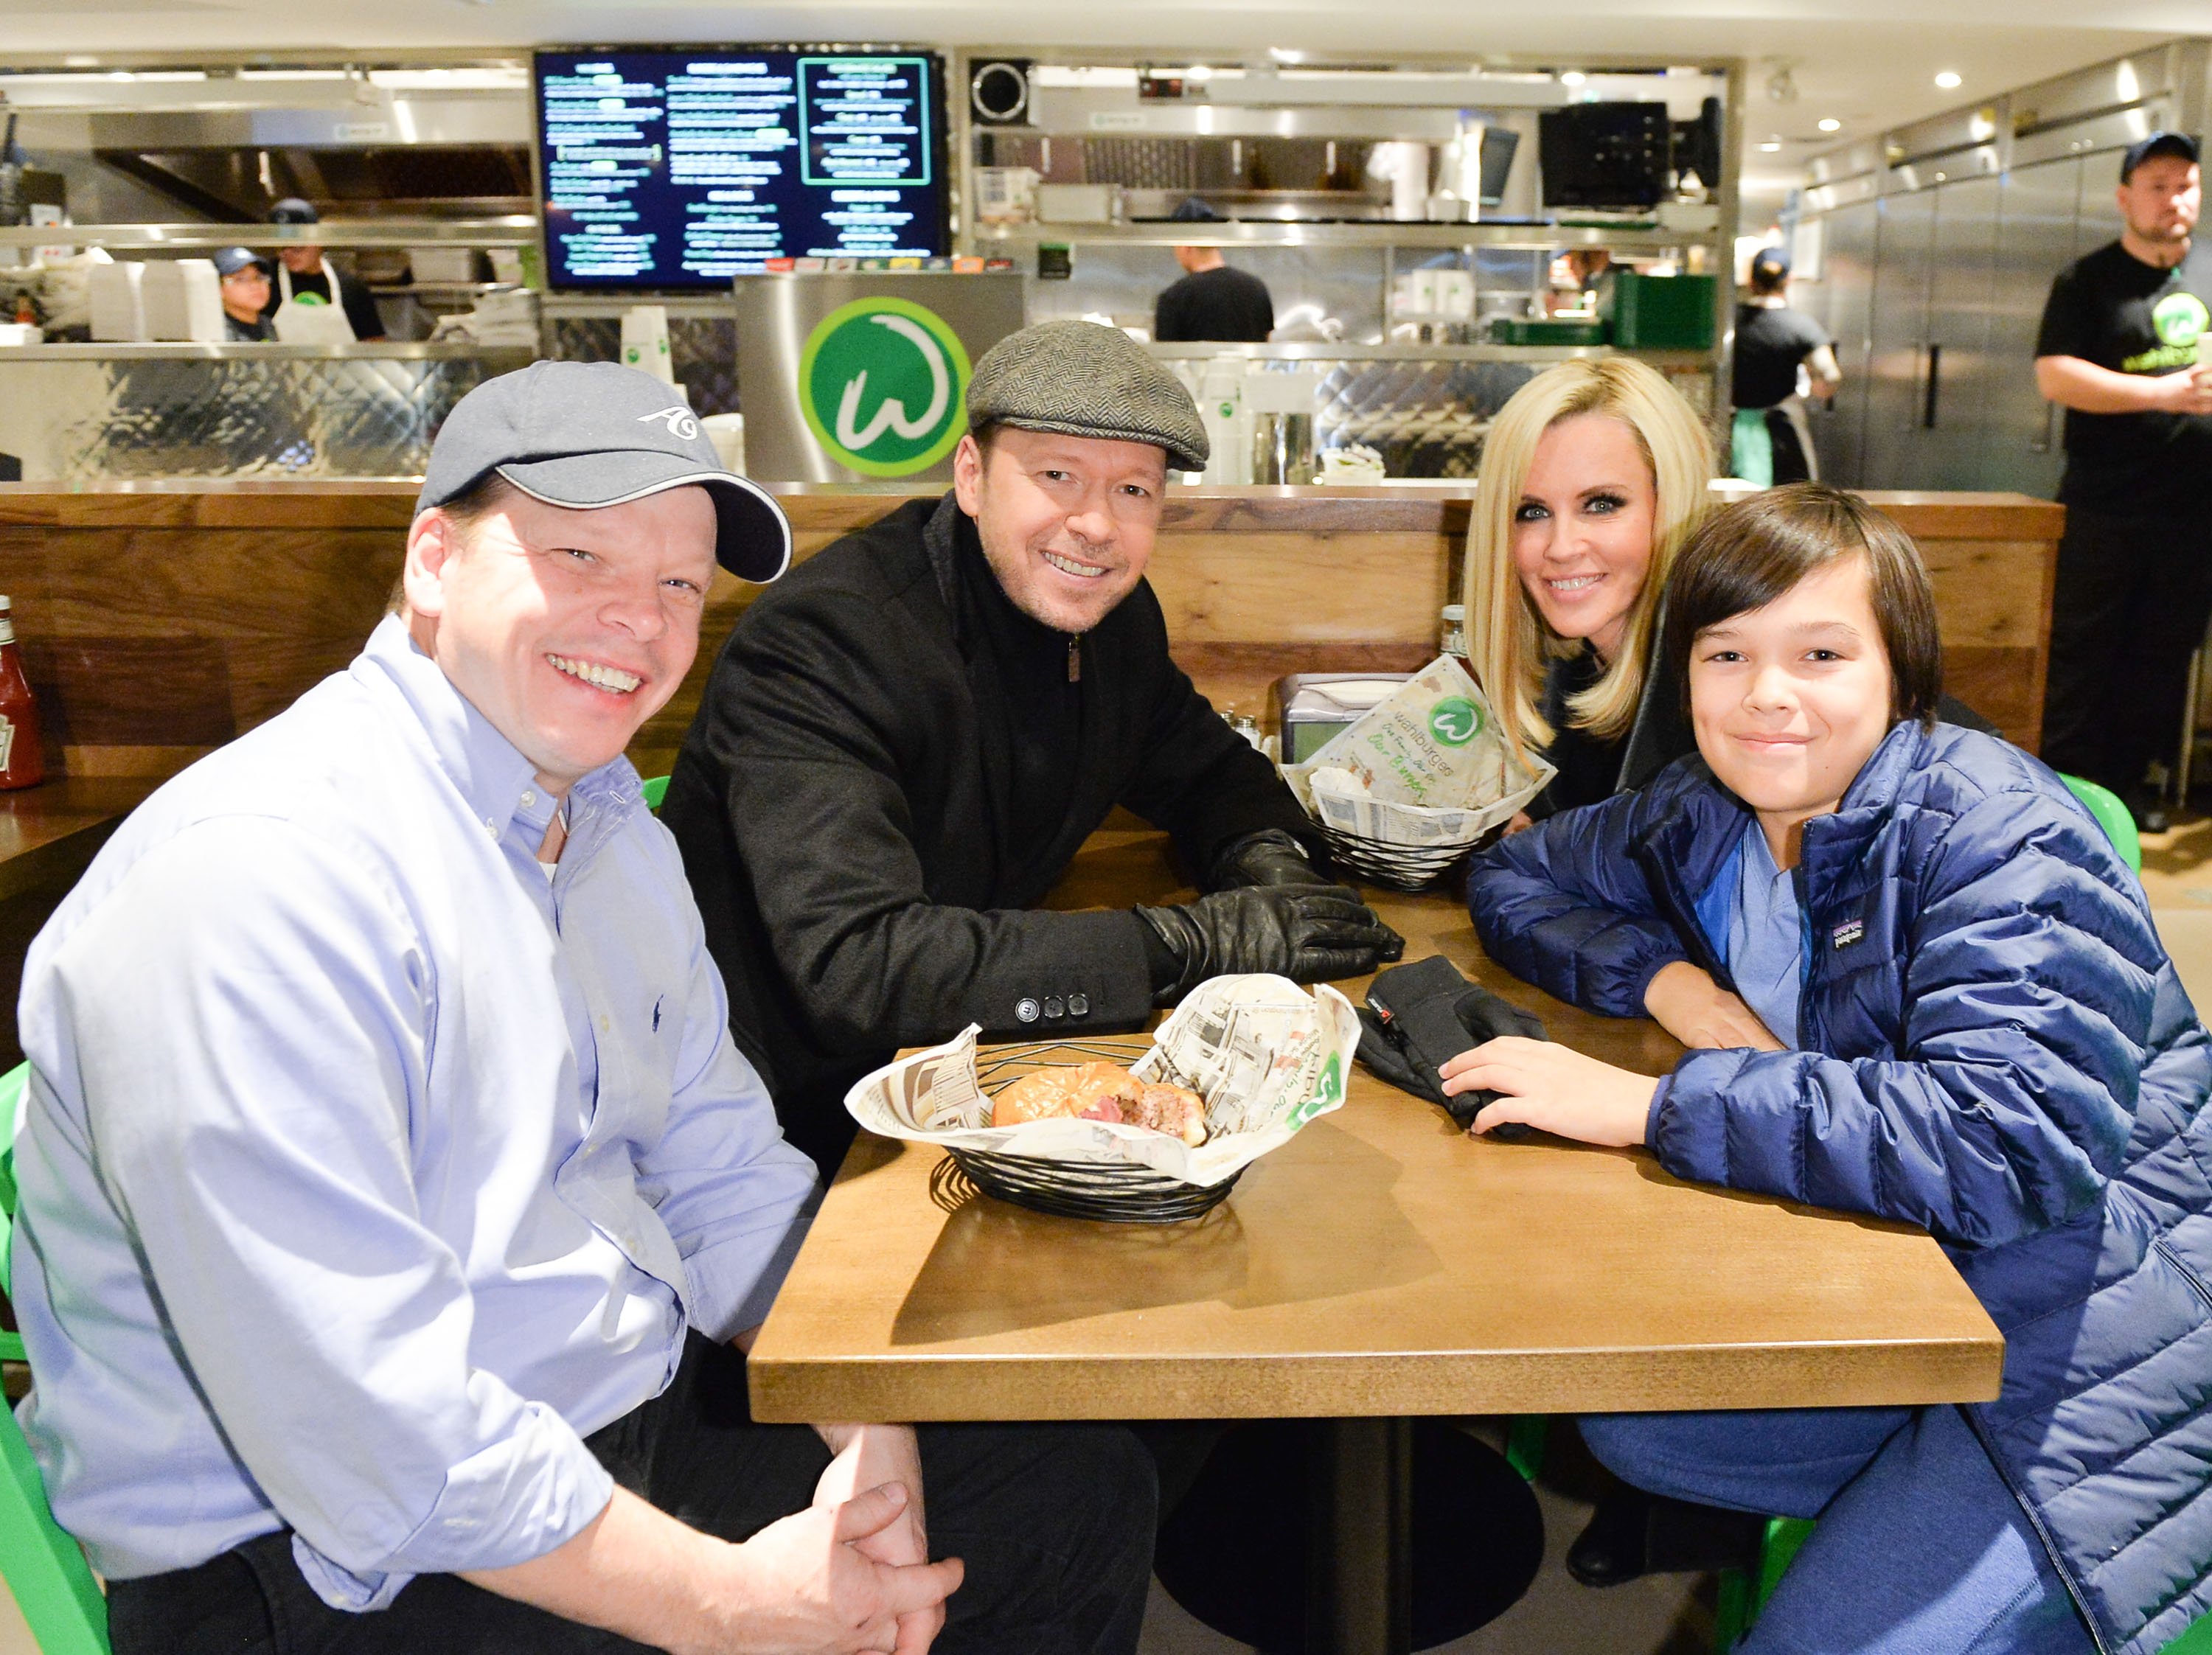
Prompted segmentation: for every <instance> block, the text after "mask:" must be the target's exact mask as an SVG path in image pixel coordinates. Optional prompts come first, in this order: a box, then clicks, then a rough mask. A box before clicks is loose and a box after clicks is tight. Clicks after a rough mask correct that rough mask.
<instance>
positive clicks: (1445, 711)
mask: <svg viewBox="0 0 2212 1655" xmlns="http://www.w3.org/2000/svg"><path fill="white" fill-rule="evenodd" d="M1429 733H1430V734H1431V736H1434V737H1436V738H1437V740H1438V741H1440V742H1442V743H1443V744H1444V745H1445V746H1446V747H1465V746H1466V745H1467V744H1468V743H1469V742H1471V741H1473V740H1474V738H1475V737H1477V736H1480V734H1481V733H1482V709H1481V708H1480V707H1479V706H1476V705H1475V704H1474V702H1473V701H1470V700H1468V699H1467V697H1466V696H1464V695H1447V696H1445V697H1444V699H1443V700H1441V701H1438V702H1437V704H1436V706H1434V707H1432V708H1431V709H1430V712H1429Z"/></svg>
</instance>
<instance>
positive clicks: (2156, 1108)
mask: <svg viewBox="0 0 2212 1655" xmlns="http://www.w3.org/2000/svg"><path fill="white" fill-rule="evenodd" d="M1748 820H1749V815H1748V812H1747V810H1746V809H1745V808H1744V806H1743V805H1742V803H1741V802H1740V801H1739V800H1737V799H1736V798H1735V797H1734V796H1733V795H1732V794H1730V793H1729V792H1727V791H1725V790H1723V788H1722V787H1721V786H1720V785H1718V784H1717V782H1716V781H1715V780H1714V779H1713V778H1712V775H1711V772H1710V771H1709V770H1707V769H1706V767H1705V763H1704V761H1702V760H1701V759H1699V758H1697V757H1696V756H1695V755H1692V756H1691V757H1689V758H1686V759H1684V760H1681V761H1678V762H1677V763H1675V764H1674V765H1673V766H1671V767H1668V769H1667V770H1666V771H1665V772H1663V773H1662V774H1661V775H1660V776H1659V777H1658V778H1657V779H1655V780H1654V781H1653V782H1652V783H1651V785H1650V786H1649V787H1648V788H1646V789H1645V790H1644V791H1643V792H1641V793H1634V794H1623V795H1620V796H1617V797H1613V798H1611V799H1608V800H1607V801H1605V802H1604V803H1601V804H1597V805H1594V806H1592V807H1590V808H1589V809H1585V810H1576V811H1571V812H1568V813H1566V814H1565V815H1559V816H1556V817H1554V818H1553V819H1552V820H1551V821H1547V822H1545V823H1542V824H1541V825H1540V826H1539V827H1534V828H1532V829H1530V830H1529V831H1528V832H1526V833H1523V834H1516V835H1515V836H1514V837H1512V838H1510V839H1508V840H1504V842H1503V843H1501V844H1500V845H1499V846H1498V847H1497V848H1495V849H1494V850H1492V852H1489V853H1488V854H1487V855H1486V856H1485V857H1483V858H1480V859H1478V861H1477V862H1476V864H1475V865H1474V870H1473V872H1472V874H1471V875H1470V876H1469V879H1468V906H1469V907H1470V908H1471V909H1472V910H1473V912H1474V921H1475V926H1476V930H1477V931H1478V933H1479V934H1480V937H1481V939H1482V945H1483V947H1484V948H1485V949H1486V950H1487V951H1488V952H1489V955H1490V956H1491V958H1492V959H1493V960H1495V961H1498V963H1499V964H1501V965H1503V966H1504V967H1506V968H1507V969H1508V970H1510V971H1512V972H1514V973H1516V974H1518V975H1520V976H1522V977H1523V978H1526V979H1528V980H1529V981H1531V982H1534V983H1536V984H1538V985H1541V987H1543V988H1544V989H1546V990H1547V991H1550V992H1551V993H1553V994H1555V995H1557V996H1559V997H1560V998H1562V999H1565V1000H1571V1001H1572V1002H1574V1003H1576V1004H1577V1005H1581V1006H1585V1007H1588V1008H1589V1009H1591V1010H1594V1011H1599V1012H1605V1013H1610V1014H1612V1015H1616V1016H1630V1015H1640V1014H1641V1013H1642V1011H1643V1009H1644V987H1645V985H1647V984H1648V983H1650V979H1651V978H1652V976H1653V974H1654V973H1656V972H1657V971H1658V970H1659V968H1660V967H1662V966H1663V965H1666V964H1667V963H1668V961H1674V960H1685V959H1686V960H1690V961H1694V962H1696V963H1697V964H1699V965H1700V966H1703V967H1705V969H1706V970H1707V971H1710V972H1711V973H1713V975H1714V976H1715V977H1716V978H1717V979H1719V980H1720V981H1721V982H1722V983H1723V984H1724V985H1725V984H1728V983H1729V975H1728V971H1727V967H1726V966H1725V965H1724V964H1723V961H1722V958H1721V955H1722V952H1723V947H1722V943H1721V942H1720V941H1719V940H1717V938H1719V937H1721V935H1722V933H1721V932H1720V931H1719V927H1720V925H1721V924H1722V923H1723V915H1724V913H1725V911H1726V896H1727V890H1726V885H1727V882H1732V881H1733V880H1734V879H1735V858H1736V856H1737V854H1738V853H1739V852H1740V847H1741V843H1742V839H1743V834H1744V829H1745V827H1746V825H1747V821H1748ZM1796 878H1797V894H1798V900H1799V903H1800V906H1801V908H1802V912H1803V913H1804V915H1805V918H1806V936H1807V938H1808V947H1807V958H1806V966H1805V979H1804V989H1803V994H1802V999H1801V1002H1800V1007H1799V1027H1798V1029H1797V1031H1796V1033H1797V1036H1798V1040H1797V1044H1798V1046H1799V1048H1800V1049H1798V1050H1795V1051H1790V1052H1749V1051H1721V1052H1690V1053H1689V1054H1687V1055H1686V1056H1685V1057H1684V1058H1682V1059H1681V1061H1680V1064H1678V1065H1677V1066H1676V1067H1675V1070H1674V1073H1673V1074H1672V1075H1671V1076H1668V1078H1666V1079H1665V1080H1664V1081H1662V1083H1661V1086H1660V1089H1659V1093H1658V1095H1657V1096H1656V1098H1655V1099H1654V1100H1653V1104H1652V1111H1651V1118H1650V1126H1649V1128H1648V1129H1647V1141H1648V1142H1649V1143H1650V1148H1651V1149H1652V1150H1653V1151H1654V1152H1655V1153H1656V1155H1657V1156H1658V1159H1659V1161H1660V1164H1661V1165H1662V1166H1663V1167H1666V1169H1667V1170H1668V1171H1669V1172H1670V1173H1674V1174H1675V1175H1676V1176H1678V1177H1681V1178H1686V1179H1697V1180H1699V1181H1702V1182H1705V1183H1710V1184H1719V1185H1727V1186H1729V1188H1732V1189H1739V1190H1756V1191H1764V1192H1765V1193H1768V1194H1771V1195H1777V1196H1783V1197H1789V1198H1790V1199H1792V1200H1796V1201H1802V1202H1807V1203H1813V1204H1815V1205H1818V1206H1823V1207H1829V1208H1834V1209H1841V1210H1844V1211H1850V1212H1863V1213H1873V1214H1876V1215H1881V1216H1882V1217H1885V1218H1895V1219H1904V1220H1907V1221H1910V1222H1913V1223H1917V1224H1921V1225H1924V1226H1926V1227H1927V1228H1929V1230H1930V1231H1932V1232H1933V1233H1934V1234H1935V1235H1936V1239H1937V1240H1939V1241H1940V1242H1941V1243H1942V1246H1943V1247H1944V1249H1945V1251H1946V1252H1948V1254H1949V1255H1950V1257H1951V1258H1952V1260H1953V1262H1954V1264H1956V1265H1957V1266H1958V1269H1959V1270H1960V1274H1961V1275H1962V1276H1964V1277H1965V1278H1966V1282H1967V1283H1968V1285H1969V1286H1970V1287H1972V1289H1973V1291H1974V1293H1975V1294H1976V1296H1977V1297H1978V1298H1979V1300H1981V1302H1982V1304H1983V1305H1984V1306H1985V1307H1986V1308H1987V1309H1988V1311H1989V1312H1990V1317H1991V1319H1993V1320H1994V1321H1995V1322H1996V1325H1997V1326H1998V1327H1999V1328H2000V1329H2002V1331H2003V1333H2004V1336H2005V1345H2006V1349H2005V1362H2004V1383H2003V1391H2002V1395H2001V1396H2000V1397H1998V1399H1997V1400H1996V1401H1995V1402H1993V1403H1985V1404H1979V1405H1976V1406H1972V1407H1970V1408H1968V1409H1966V1415H1967V1416H1968V1418H1969V1419H1970V1420H1971V1421H1972V1423H1973V1425H1974V1427H1975V1429H1976V1431H1977V1433H1978V1435H1979V1436H1980V1439H1981V1440H1982V1444H1983V1446H1984V1447H1985V1448H1986V1449H1987V1450H1988V1451H1989V1454H1990V1459H1991V1460H1992V1462H1993V1463H1994V1464H1996V1467H1997V1470H1999V1472H2000V1473H2001V1474H2002V1476H2003V1477H2004V1478H2005V1480H2006V1482H2008V1485H2009V1486H2010V1487H2011V1488H2012V1490H2013V1492H2014V1494H2016V1495H2017V1496H2018V1497H2019V1499H2020V1501H2021V1506H2022V1507H2023V1508H2024V1509H2025V1510H2026V1512H2027V1514H2028V1517H2029V1518H2030V1519H2031V1520H2032V1521H2033V1524H2034V1525H2035V1527H2036V1529H2037V1531H2039V1533H2040V1534H2041V1535H2042V1537H2043V1538H2044V1542H2045V1545H2046V1546H2047V1547H2048V1548H2049V1549H2050V1552H2051V1558H2052V1561H2054V1562H2055V1563H2056V1564H2057V1567H2058V1570H2059V1572H2060V1573H2061V1574H2062V1575H2063V1577H2064V1578H2065V1579H2066V1582H2067V1585H2068V1587H2069V1590H2071V1591H2072V1592H2073V1593H2074V1596H2075V1601H2076V1602H2077V1603H2079V1604H2080V1606H2081V1610H2082V1612H2083V1614H2084V1615H2085V1616H2087V1619H2088V1621H2089V1622H2090V1624H2091V1626H2092V1627H2093V1629H2094V1631H2095V1634H2096V1636H2097V1639H2098V1642H2099V1646H2100V1648H2101V1649H2103V1650H2105V1651H2106V1652H2108V1655H2153V1652H2155V1651H2157V1650H2158V1649H2160V1647H2161V1646H2164V1645H2165V1644H2166V1642H2167V1641H2168V1640H2170V1639H2172V1638H2173V1637H2174V1636H2176V1635H2177V1634H2179V1633H2180V1632H2181V1631H2182V1630H2183V1629H2184V1628H2186V1627H2187V1626H2188V1625H2189V1624H2190V1623H2191V1622H2192V1621H2194V1620H2195V1619H2196V1618H2197V1617H2198V1616H2202V1615H2203V1614H2205V1613H2206V1612H2207V1611H2208V1610H2212V1579H2208V1575H2212V1488H2208V1485H2212V1405H2208V1404H2209V1403H2212V1109H2208V1107H2207V1103H2206V1099H2207V1094H2208V1091H2212V1037H2208V1035H2207V1034H2206V1031H2205V1028H2204V1025H2203V1023H2202V1022H2201V1021H2198V1019H2197V1013H2196V1010H2195V1009H2194V1008H2193V1007H2192V1006H2191V1004H2190V1003H2189V998H2188V997H2187V996H2186V995H2185V993H2184V992H2183V991H2182V988H2181V985H2180V982H2179V979H2177V978H2176V977H2175V976H2174V973H2173V967H2172V962H2171V961H2169V960H2168V959H2167V958H2166V950H2165V949H2164V948H2163V947H2162V946H2161V945H2160V943H2159V940H2158V935H2157V933H2156V931H2154V930H2153V928H2152V925H2151V919H2150V913H2149V910H2148V906H2146V904H2145V902H2144V900H2143V895H2142V888H2141V887H2140V885H2139V884H2138V883H2137V882H2136V880H2135V879H2134V878H2133V877H2132V876H2130V873H2129V872H2128V870H2127V869H2126V867H2125V866H2124V864H2122V863H2121V862H2120V861H2119V859H2118V858H2117V857H2116V856H2115V855H2114V854H2113V852H2112V847H2111V846H2110V845H2109V844H2108V843H2107V841H2106V839H2105V837H2104V835H2103V834H2102V833H2101V832H2100V830H2099V829H2098V827H2097V825H2096V823H2095V822H2094V821H2092V820H2091V819H2090V817H2089V816H2088V815H2087V813H2086V812H2085V811H2084V810H2082V809H2081V807H2080V806H2079V805H2077V804H2076V803H2075V800H2074V798H2073V797H2072V795H2071V794H2069V792H2067V791H2066V789H2065V786H2064V785H2063V783H2061V782H2060V781H2059V780H2058V779H2057V777H2056V776H2054V775H2053V774H2052V773H2051V772H2050V771H2049V770H2047V769H2045V767H2043V766H2042V765H2040V764H2039V763H2038V762H2037V761H2035V760H2033V758H2031V757H2029V756H2028V755H2026V754H2024V753H2022V752H2021V751H2020V750H2018V749H2015V748H2012V747H2009V746H2008V745H2006V744H2005V743H2002V742H2000V741H1997V740H1995V739H1993V738H1991V737H1987V736H1982V735H1978V734H1976V733H1974V732H1972V731H1965V730H1960V729H1957V728H1954V727H1953V726H1951V725H1948V724H1938V725H1936V727H1935V729H1934V730H1933V731H1928V730H1925V729H1923V728H1922V727H1921V726H1920V725H1918V724H1899V725H1898V726H1897V727H1896V728H1895V729H1893V730H1892V731H1890V733H1889V735H1888V736H1887V738H1885V740H1884V741H1883V743H1882V744H1881V747H1880V748H1879V749H1876V750H1875V755H1874V756H1873V757H1872V758H1871V759H1870V760H1869V761H1868V762H1867V765H1866V767H1865V768H1864V769H1863V770H1862V771H1861V772H1860V773H1859V775H1858V777H1857V780H1856V781H1854V782H1853V783H1852V785H1851V787H1850V791H1849V792H1848V793H1846V794H1845V795H1844V799H1843V802H1842V804H1841V806H1840V808H1839V809H1838V810H1837V811H1836V812H1835V813H1834V814H1833V815H1827V816H1822V817H1818V818H1815V819H1814V821H1810V822H1808V823H1807V824H1806V827H1805V836H1804V852H1803V858H1802V861H1801V862H1800V864H1799V865H1798V870H1797V875H1796ZM1785 1032H1786V1031H1785Z"/></svg>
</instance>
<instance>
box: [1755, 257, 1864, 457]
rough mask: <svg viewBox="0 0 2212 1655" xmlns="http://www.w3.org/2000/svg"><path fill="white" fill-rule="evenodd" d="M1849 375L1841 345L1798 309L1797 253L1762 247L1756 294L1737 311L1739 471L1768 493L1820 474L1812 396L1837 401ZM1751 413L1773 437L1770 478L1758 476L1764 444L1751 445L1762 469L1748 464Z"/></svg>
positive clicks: (1768, 438) (1770, 439) (1768, 436)
mask: <svg viewBox="0 0 2212 1655" xmlns="http://www.w3.org/2000/svg"><path fill="white" fill-rule="evenodd" d="M1801 368H1802V369H1803V370H1804V373H1805V379H1806V391H1805V396H1803V397H1801V396H1800V395H1799V394H1798V391H1797V375H1798V371H1799V370H1800V369H1801ZM1843 378H1844V375H1843V370H1842V369H1841V368H1840V367H1838V366H1837V364H1836V342H1835V341H1834V340H1832V339H1831V338H1830V337H1829V336H1828V330H1826V328H1824V327H1822V326H1821V325H1820V324H1819V323H1818V322H1815V321H1814V319H1813V318H1811V317H1809V316H1808V315H1806V314H1805V312H1802V311H1801V310H1792V309H1791V308H1790V255H1789V254H1788V253H1786V252H1783V251H1782V249H1781V248H1779V247H1761V248H1760V249H1759V251H1758V252H1755V253H1753V255H1752V256H1751V296H1750V297H1749V298H1748V299H1747V300H1745V301H1744V302H1743V303H1742V304H1741V305H1738V306H1736V311H1735V367H1734V374H1733V381H1734V383H1733V387H1732V389H1733V395H1732V396H1731V397H1730V400H1731V401H1732V402H1734V403H1735V410H1736V427H1737V429H1736V441H1735V444H1734V445H1733V447H1734V450H1735V452H1734V453H1733V454H1732V457H1731V458H1732V459H1733V462H1734V464H1733V467H1732V469H1733V470H1734V471H1735V475H1736V476H1739V477H1742V478H1744V479H1745V480H1746V481H1747V482H1756V483H1759V484H1760V485H1761V486H1763V487H1766V488H1771V487H1773V486H1774V485H1775V484H1777V483H1782V482H1812V481H1814V479H1816V478H1817V477H1819V476H1820V460H1819V457H1818V456H1816V455H1815V454H1814V452H1813V433H1812V430H1811V428H1810V427H1809V426H1808V424H1807V423H1806V420H1805V397H1812V398H1813V399H1814V401H1816V402H1817V401H1819V400H1820V398H1822V397H1832V396H1834V395H1835V394H1836V389H1837V387H1838V385H1841V384H1842V383H1843ZM1746 415H1753V416H1755V419H1756V423H1757V426H1758V428H1759V433H1763V434H1764V436H1765V439H1766V441H1765V449H1766V451H1767V452H1768V453H1769V455H1770V456H1771V458H1770V460H1769V462H1768V464H1767V466H1766V468H1765V475H1763V476H1759V475H1753V472H1754V470H1755V469H1756V466H1755V451H1756V449H1757V448H1758V446H1759V445H1758V444H1757V443H1756V442H1753V444H1751V445H1750V446H1751V447H1752V448H1753V451H1754V464H1753V465H1749V466H1747V465H1746V464H1744V461H1745V458H1746V456H1745V454H1744V452H1742V451H1743V450H1744V448H1745V446H1746V444H1745V441H1744V439H1745V437H1746V435H1747V433H1746V432H1745V430H1744V427H1745V425H1746V424H1747V420H1746V417H1745V416H1746Z"/></svg>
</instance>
